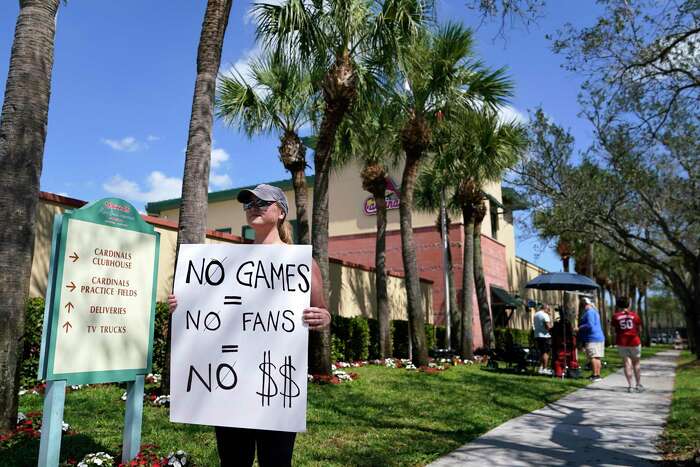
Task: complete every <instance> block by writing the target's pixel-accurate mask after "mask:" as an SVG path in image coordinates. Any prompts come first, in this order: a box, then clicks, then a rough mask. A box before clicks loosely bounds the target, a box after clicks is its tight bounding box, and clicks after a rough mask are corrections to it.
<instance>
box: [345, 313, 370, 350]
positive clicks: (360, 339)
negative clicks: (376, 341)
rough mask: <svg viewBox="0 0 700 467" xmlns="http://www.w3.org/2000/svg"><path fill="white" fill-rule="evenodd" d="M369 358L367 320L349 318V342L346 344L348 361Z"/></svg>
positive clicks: (358, 317)
mask: <svg viewBox="0 0 700 467" xmlns="http://www.w3.org/2000/svg"><path fill="white" fill-rule="evenodd" d="M368 356H369V324H368V323H367V318H363V317H361V316H356V317H354V318H350V341H349V342H348V360H349V361H354V360H367V357H368Z"/></svg>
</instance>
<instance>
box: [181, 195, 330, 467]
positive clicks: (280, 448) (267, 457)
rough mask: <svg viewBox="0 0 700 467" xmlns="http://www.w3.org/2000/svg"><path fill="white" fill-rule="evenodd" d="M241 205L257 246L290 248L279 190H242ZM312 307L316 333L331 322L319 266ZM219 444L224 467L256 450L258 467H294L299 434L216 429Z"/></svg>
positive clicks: (245, 460) (306, 316) (246, 460)
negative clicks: (296, 440) (293, 460)
mask: <svg viewBox="0 0 700 467" xmlns="http://www.w3.org/2000/svg"><path fill="white" fill-rule="evenodd" d="M238 201H240V202H241V203H243V209H244V211H245V215H246V220H247V222H248V225H250V226H251V227H252V228H253V229H254V230H255V243H256V244H261V245H278V244H291V243H293V242H292V227H291V225H290V224H289V222H288V221H287V220H286V218H287V212H288V209H289V208H288V204H287V197H286V196H285V194H284V192H283V191H282V190H280V189H279V188H277V187H275V186H271V185H265V184H262V185H258V186H257V187H255V188H254V189H253V190H241V192H240V193H239V194H238ZM311 274H312V275H311V306H310V307H309V308H307V309H305V310H304V312H303V315H302V319H303V321H304V323H305V324H306V325H307V326H308V327H309V329H311V330H314V331H317V330H321V329H323V328H325V327H326V326H328V325H329V324H330V322H331V315H330V313H329V312H328V310H327V309H326V303H325V300H324V298H323V279H322V278H321V271H320V269H319V268H318V265H317V264H316V261H314V262H313V265H312V273H311ZM168 305H169V307H170V312H171V313H172V312H173V311H175V308H176V307H177V299H176V297H175V296H174V295H170V296H169V297H168ZM215 428H216V443H217V448H218V451H219V459H220V461H221V465H222V466H233V465H236V466H238V465H253V460H254V458H255V450H256V446H257V452H258V463H259V464H260V466H261V467H265V466H285V465H291V464H292V452H293V450H294V440H295V438H296V433H293V432H286V431H267V430H254V429H248V428H230V427H215Z"/></svg>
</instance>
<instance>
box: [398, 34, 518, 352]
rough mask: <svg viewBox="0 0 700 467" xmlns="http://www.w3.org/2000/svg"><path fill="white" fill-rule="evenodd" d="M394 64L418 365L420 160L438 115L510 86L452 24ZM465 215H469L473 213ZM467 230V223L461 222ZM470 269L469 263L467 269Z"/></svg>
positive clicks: (421, 333) (421, 345)
mask: <svg viewBox="0 0 700 467" xmlns="http://www.w3.org/2000/svg"><path fill="white" fill-rule="evenodd" d="M397 65H398V78H397V80H396V83H397V85H396V86H395V87H394V89H393V93H394V96H395V98H396V100H397V102H399V104H400V105H401V108H402V117H403V118H404V123H403V126H402V129H401V133H400V137H401V144H402V147H403V150H404V153H405V165H404V170H403V176H402V180H401V204H400V207H399V211H400V218H401V242H402V249H401V250H402V256H403V263H404V272H405V274H406V289H407V296H408V315H409V321H410V330H411V338H412V341H413V342H412V343H413V348H414V349H415V352H414V361H415V363H416V364H417V365H426V364H427V361H428V351H427V347H426V341H425V327H424V322H425V317H424V314H423V309H422V303H421V297H420V282H419V280H420V279H419V275H418V265H417V260H416V252H415V249H414V248H413V244H414V241H413V222H412V209H413V194H414V190H415V183H416V178H417V176H418V173H419V169H420V164H421V162H422V161H423V159H424V158H425V156H426V155H427V153H428V150H429V149H430V148H431V145H432V144H433V131H434V129H435V127H436V125H437V121H438V113H439V114H440V115H441V119H444V123H441V124H449V123H450V122H452V121H453V120H454V119H459V118H461V115H463V113H464V111H465V110H468V109H477V108H480V107H487V108H492V107H495V106H498V105H500V104H503V103H505V99H506V98H507V97H508V96H509V95H510V93H511V84H510V82H509V81H508V80H507V79H506V78H505V75H504V72H503V70H496V71H491V70H488V69H486V68H485V67H484V66H483V65H482V64H481V63H480V62H478V61H477V60H475V59H474V53H473V44H472V35H471V31H470V30H468V29H466V28H464V27H463V26H462V25H459V24H454V23H448V24H446V25H444V26H442V27H440V28H438V29H437V30H436V31H434V32H433V31H424V33H423V34H421V35H420V36H418V37H417V38H415V39H414V40H413V41H412V43H411V44H410V45H409V46H408V47H407V48H406V49H404V51H403V53H400V54H399V60H398V64H397ZM469 216H470V218H472V214H469ZM470 225H473V223H471V224H470ZM465 228H471V227H468V226H466V225H465ZM468 241H469V242H471V241H473V240H471V239H469V240H468ZM472 267H473V265H470V266H469V269H470V270H471V268H472ZM469 289H470V286H469V287H468V290H469ZM465 325H468V324H467V323H466V320H465V321H463V323H462V326H463V327H464V326H465ZM462 347H465V346H462ZM469 352H471V350H469Z"/></svg>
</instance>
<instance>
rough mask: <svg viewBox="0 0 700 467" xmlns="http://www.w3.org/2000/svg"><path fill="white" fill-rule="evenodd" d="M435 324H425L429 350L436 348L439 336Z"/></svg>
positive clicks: (426, 341)
mask: <svg viewBox="0 0 700 467" xmlns="http://www.w3.org/2000/svg"><path fill="white" fill-rule="evenodd" d="M435 333H436V331H435V325H434V324H426V325H425V343H426V345H427V346H428V350H430V349H434V348H435V344H436V343H437V336H436V335H435Z"/></svg>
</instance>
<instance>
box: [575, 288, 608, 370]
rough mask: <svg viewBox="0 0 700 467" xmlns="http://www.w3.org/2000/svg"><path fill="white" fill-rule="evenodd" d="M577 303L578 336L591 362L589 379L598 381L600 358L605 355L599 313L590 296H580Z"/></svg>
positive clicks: (600, 365)
mask: <svg viewBox="0 0 700 467" xmlns="http://www.w3.org/2000/svg"><path fill="white" fill-rule="evenodd" d="M579 303H580V305H579V306H580V311H581V315H580V318H579V325H578V338H579V340H580V341H581V342H582V343H583V349H584V351H585V352H586V356H587V357H588V361H589V362H590V363H591V371H592V374H591V381H600V379H601V378H600V369H601V367H602V362H601V359H602V358H603V356H604V355H605V334H603V327H602V326H601V323H600V313H599V312H598V309H596V307H595V306H594V305H593V299H592V298H590V297H582V298H581V301H580V302H579Z"/></svg>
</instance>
